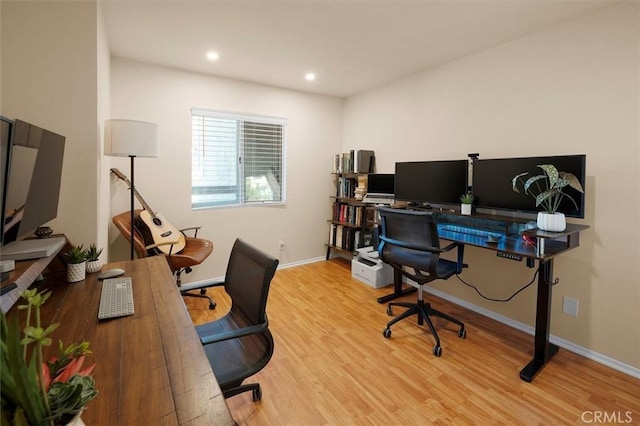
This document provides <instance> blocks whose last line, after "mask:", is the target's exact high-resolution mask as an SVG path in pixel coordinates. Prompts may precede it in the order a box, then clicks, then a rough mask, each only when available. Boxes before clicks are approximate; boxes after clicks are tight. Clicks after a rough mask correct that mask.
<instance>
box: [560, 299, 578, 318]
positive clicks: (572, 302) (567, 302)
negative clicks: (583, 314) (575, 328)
mask: <svg viewBox="0 0 640 426" xmlns="http://www.w3.org/2000/svg"><path fill="white" fill-rule="evenodd" d="M562 312H564V313H565V314H567V315H571V316H572V317H577V316H578V299H574V298H573V297H566V296H565V297H563V298H562Z"/></svg>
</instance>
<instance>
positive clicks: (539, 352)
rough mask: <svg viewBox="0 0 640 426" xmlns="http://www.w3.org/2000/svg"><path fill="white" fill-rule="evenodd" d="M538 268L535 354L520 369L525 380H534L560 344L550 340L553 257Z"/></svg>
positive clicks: (541, 263) (542, 261) (543, 261)
mask: <svg viewBox="0 0 640 426" xmlns="http://www.w3.org/2000/svg"><path fill="white" fill-rule="evenodd" d="M538 268H539V269H538V298H537V301H536V331H535V340H534V356H533V359H532V360H531V362H529V364H527V366H526V367H524V368H523V369H522V371H520V378H521V379H522V380H524V381H525V382H531V381H533V378H534V377H535V376H536V374H538V373H539V372H540V370H542V368H543V367H544V366H545V364H546V363H547V361H549V360H550V359H551V358H552V357H553V356H554V355H555V354H556V353H558V346H556V345H554V344H553V343H550V342H549V327H550V325H551V293H552V287H551V285H550V283H551V282H553V259H549V260H540V265H539V266H538Z"/></svg>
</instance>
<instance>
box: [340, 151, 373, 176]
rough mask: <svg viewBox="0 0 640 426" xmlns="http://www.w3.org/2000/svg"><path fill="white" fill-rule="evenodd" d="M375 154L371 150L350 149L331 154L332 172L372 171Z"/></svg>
mask: <svg viewBox="0 0 640 426" xmlns="http://www.w3.org/2000/svg"><path fill="white" fill-rule="evenodd" d="M374 163H375V154H374V152H373V151H371V150H364V149H359V150H353V149H352V150H350V151H349V152H343V153H341V154H335V155H334V156H333V173H373V170H374Z"/></svg>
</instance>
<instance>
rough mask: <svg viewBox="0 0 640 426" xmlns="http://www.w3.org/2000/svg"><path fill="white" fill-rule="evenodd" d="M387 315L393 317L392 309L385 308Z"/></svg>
mask: <svg viewBox="0 0 640 426" xmlns="http://www.w3.org/2000/svg"><path fill="white" fill-rule="evenodd" d="M387 315H389V316H393V309H391V306H387Z"/></svg>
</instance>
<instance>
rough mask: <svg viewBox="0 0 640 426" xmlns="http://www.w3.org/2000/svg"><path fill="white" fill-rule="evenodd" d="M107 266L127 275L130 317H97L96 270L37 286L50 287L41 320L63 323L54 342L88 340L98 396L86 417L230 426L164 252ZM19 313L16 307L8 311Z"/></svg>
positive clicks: (98, 421) (100, 421) (99, 421)
mask: <svg viewBox="0 0 640 426" xmlns="http://www.w3.org/2000/svg"><path fill="white" fill-rule="evenodd" d="M110 268H122V269H124V270H125V271H126V272H125V276H130V277H131V279H132V283H133V297H134V306H135V314H134V315H133V316H128V317H121V318H115V319H111V320H106V321H98V306H99V302H100V292H101V284H100V281H99V280H98V278H97V275H98V274H89V275H87V278H86V279H85V280H84V281H81V282H78V283H73V284H69V283H67V282H66V277H65V276H58V277H56V276H55V274H52V275H51V276H50V277H49V278H47V279H46V280H44V281H42V282H40V283H39V284H37V285H38V286H39V287H40V288H41V289H45V288H46V289H50V290H52V295H51V297H50V299H49V300H48V301H47V303H45V304H44V306H43V307H42V310H41V314H42V318H43V323H44V324H49V323H60V326H59V327H58V329H56V330H55V331H54V332H53V334H52V338H53V340H54V342H57V341H58V340H62V341H63V342H64V343H65V344H68V343H72V342H80V341H82V340H83V339H84V340H87V341H89V342H90V347H89V348H90V349H91V351H92V354H91V355H90V356H88V357H87V360H86V361H85V362H86V363H94V362H95V363H96V367H95V369H94V372H93V376H94V378H95V380H96V388H97V389H98V391H99V395H98V397H97V398H96V399H94V400H93V401H91V402H90V403H89V404H87V408H86V409H85V411H84V412H83V414H82V419H83V421H84V422H85V423H86V424H87V425H92V426H96V425H109V426H112V425H143V424H149V425H158V424H162V425H207V426H208V425H234V424H235V422H234V420H233V418H232V417H231V413H230V412H229V408H228V406H227V403H226V401H225V399H224V396H223V395H222V392H221V390H220V387H219V385H218V382H217V381H216V378H215V376H214V374H213V370H212V369H211V366H210V364H209V361H208V360H207V358H206V356H205V353H204V349H203V348H202V345H201V343H200V339H199V338H198V335H197V333H196V330H195V327H194V325H193V323H192V322H191V319H190V317H189V314H188V312H187V309H186V307H185V305H184V302H183V301H182V296H180V292H179V291H178V288H177V286H176V284H175V281H174V278H173V276H172V274H171V271H170V270H169V267H168V265H167V263H166V260H165V259H164V257H161V256H157V257H148V258H144V259H137V260H134V261H124V262H116V263H112V264H108V265H105V266H104V267H103V270H106V269H110ZM58 275H60V274H58ZM18 304H20V302H18V303H17V304H16V305H18ZM16 313H17V309H16V307H13V308H12V309H11V310H10V311H9V316H11V315H16ZM53 347H54V348H55V347H57V343H54V345H53ZM45 356H49V354H45ZM87 365H89V364H87Z"/></svg>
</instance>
